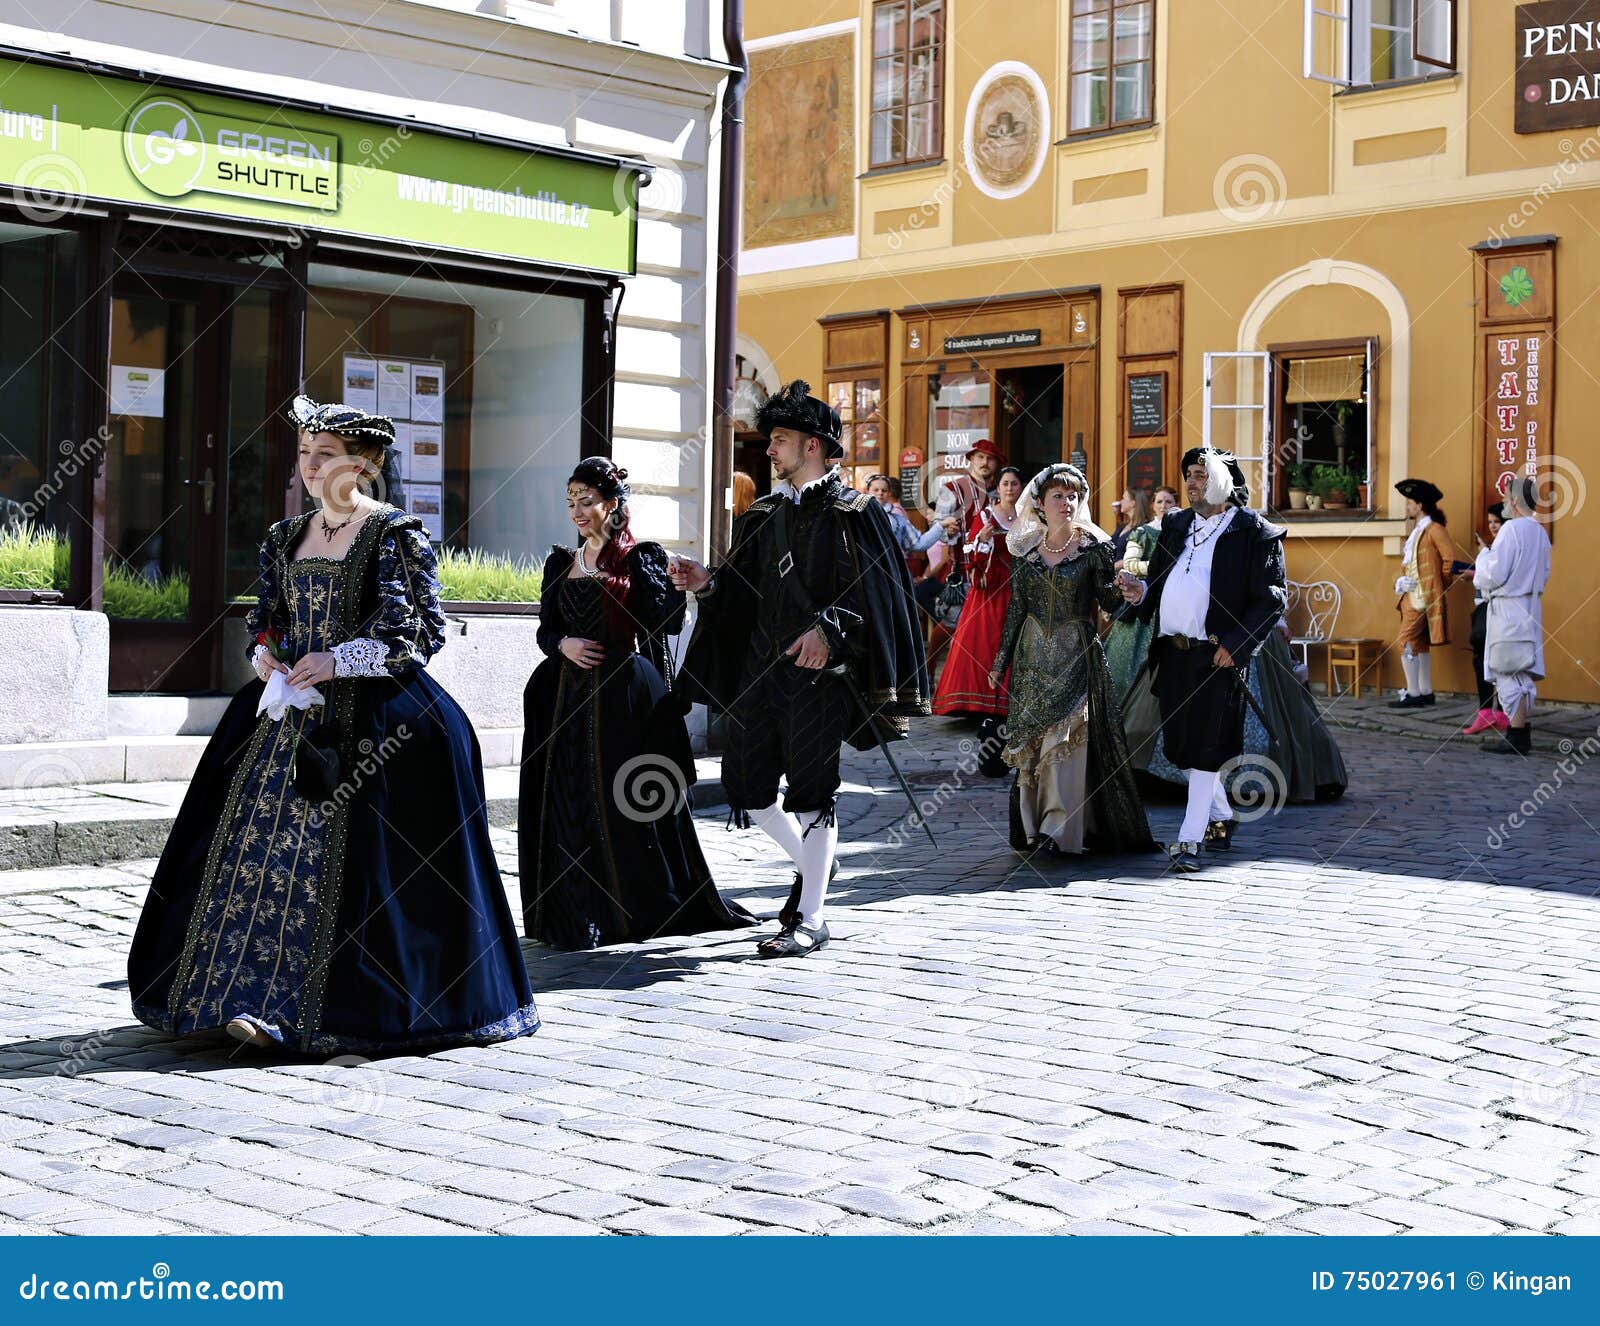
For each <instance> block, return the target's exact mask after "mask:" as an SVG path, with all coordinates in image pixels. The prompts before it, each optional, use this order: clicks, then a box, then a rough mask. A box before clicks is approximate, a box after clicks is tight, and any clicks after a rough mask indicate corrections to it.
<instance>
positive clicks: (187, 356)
mask: <svg viewBox="0 0 1600 1326" xmlns="http://www.w3.org/2000/svg"><path fill="white" fill-rule="evenodd" d="M272 310H273V296H272V295H271V294H270V293H269V292H267V291H264V290H254V289H251V288H250V287H248V286H231V285H227V284H224V283H220V282H218V283H210V284H200V283H198V282H194V281H188V280H176V279H164V278H159V277H154V276H149V275H146V274H142V273H139V272H131V271H125V272H124V273H122V274H121V275H120V276H119V277H118V279H117V281H116V283H115V284H114V286H113V290H112V301H111V364H110V383H109V396H110V427H111V437H110V443H109V447H108V451H107V460H106V504H105V524H104V530H105V560H104V564H103V569H102V575H103V584H104V610H105V612H106V615H107V616H108V617H110V618H111V631H112V636H111V689H112V690H113V691H120V692H129V691H132V692H148V691H166V692H188V691H204V690H210V689H212V688H213V686H214V685H215V684H216V680H217V676H216V668H217V662H218V644H219V642H220V639H221V635H222V622H223V619H224V617H225V615H226V605H227V602H228V600H229V599H230V598H239V597H248V596H249V595H251V594H252V593H253V587H254V581H255V549H256V547H257V546H258V545H259V543H260V539H261V536H262V534H263V532H264V530H265V527H266V525H267V524H268V523H269V522H270V520H271V519H276V518H277V514H281V509H282V496H281V493H279V492H278V491H276V489H277V487H278V486H279V485H277V484H276V483H275V482H274V481H273V480H272V478H271V476H270V475H269V472H268V460H267V457H268V455H269V450H268V448H267V438H268V436H269V432H270V429H269V420H268V413H269V411H268V395H269V386H268V384H269V382H270V380H271V377H272V369H273V362H272V361H273V359H274V348H275V347H276V345H277V343H278V338H277V337H276V336H274V335H272V334H270V328H271V325H272V323H273V317H272ZM236 330H237V332H238V333H241V334H239V335H236V334H235V333H236ZM230 453H231V454H230ZM230 508H232V509H233V511H234V513H235V517H236V518H235V520H234V521H233V522H231V524H230V522H229V520H228V512H229V510H230ZM235 545H237V546H235Z"/></svg>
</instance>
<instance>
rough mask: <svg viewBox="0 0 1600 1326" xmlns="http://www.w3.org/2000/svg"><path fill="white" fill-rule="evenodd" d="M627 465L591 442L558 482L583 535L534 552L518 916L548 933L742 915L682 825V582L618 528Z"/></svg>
mask: <svg viewBox="0 0 1600 1326" xmlns="http://www.w3.org/2000/svg"><path fill="white" fill-rule="evenodd" d="M627 477H628V472H627V471H626V470H621V469H618V468H617V467H616V466H615V465H613V464H612V463H611V461H609V460H607V459H606V458H604V457H601V456H594V457H590V458H589V459H588V460H584V461H580V462H579V464H578V467H577V469H576V470H574V471H573V474H572V478H571V479H569V480H568V481H567V510H568V513H569V514H570V516H571V518H572V523H573V525H574V526H575V527H576V528H577V531H578V535H579V537H580V539H581V540H582V542H580V544H579V545H578V548H577V551H576V552H574V551H573V550H572V549H570V548H559V547H558V548H556V549H554V550H553V551H552V552H551V554H550V556H549V558H548V559H547V560H546V562H545V566H544V591H543V593H542V595H541V597H540V602H539V648H540V649H541V650H542V651H543V653H544V655H545V659H544V662H542V663H541V664H540V665H539V666H538V668H537V669H535V671H534V674H533V676H532V678H531V679H530V680H529V682H528V687H527V690H526V691H524V692H523V716H524V726H523V756H522V785H521V796H520V799H519V810H518V820H517V839H518V855H519V859H520V861H521V871H522V916H523V927H524V929H525V930H526V932H527V934H528V935H529V937H531V938H534V939H540V940H543V941H544V942H545V943H547V944H551V945H553V946H555V947H557V948H565V949H588V948H599V947H602V946H603V945H606V944H620V943H623V942H625V941H628V940H634V939H649V938H651V937H653V936H656V935H664V934H695V933H698V932H700V931H703V930H730V929H734V928H736V927H739V926H746V925H751V924H753V923H754V920H755V918H754V917H752V916H750V914H749V913H747V912H746V911H745V910H744V909H743V908H742V907H740V906H738V905H737V904H730V903H728V902H725V901H724V900H723V899H722V898H721V896H720V895H719V894H718V893H717V889H716V886H715V885H714V884H713V883H712V880H711V870H710V868H709V867H708V866H707V865H706V860H705V857H704V855H702V853H701V851H700V841H699V839H698V838H697V837H696V836H695V828H694V818H693V816H692V815H691V814H690V813H689V791H688V790H689V787H690V786H691V785H692V784H693V782H694V779H695V769H694V758H693V756H692V754H691V753H690V750H689V734H688V731H687V729H686V728H685V727H684V722H683V716H682V712H681V709H680V708H679V707H678V706H677V705H676V704H675V703H674V701H673V699H672V696H671V677H672V663H671V657H670V655H669V653H668V650H667V637H668V636H670V635H676V634H677V633H678V632H679V631H680V630H681V629H682V628H683V616H684V596H683V593H682V592H681V591H680V590H676V589H674V588H673V587H672V582H671V581H670V580H669V579H668V578H667V554H666V552H665V551H664V550H663V549H662V547H661V545H660V544H658V543H635V542H634V540H633V536H632V534H631V533H630V532H629V529H628V487H627V483H626V482H625V481H626V479H627Z"/></svg>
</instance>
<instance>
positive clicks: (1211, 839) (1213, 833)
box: [1205, 820, 1239, 852]
mask: <svg viewBox="0 0 1600 1326" xmlns="http://www.w3.org/2000/svg"><path fill="white" fill-rule="evenodd" d="M1238 827H1239V821H1238V820H1212V821H1211V823H1210V824H1208V825H1206V839H1205V845H1206V846H1207V847H1208V848H1210V849H1211V850H1212V851H1213V852H1231V851H1232V850H1233V834H1234V830H1235V829H1237V828H1238Z"/></svg>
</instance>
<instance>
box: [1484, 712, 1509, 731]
mask: <svg viewBox="0 0 1600 1326" xmlns="http://www.w3.org/2000/svg"><path fill="white" fill-rule="evenodd" d="M1489 720H1490V721H1491V722H1492V723H1493V724H1494V725H1495V727H1496V728H1497V729H1499V730H1500V731H1501V732H1506V731H1508V730H1509V729H1510V727H1511V716H1510V715H1509V714H1507V713H1506V711H1505V710H1504V709H1496V710H1494V711H1493V712H1492V713H1490V715H1489Z"/></svg>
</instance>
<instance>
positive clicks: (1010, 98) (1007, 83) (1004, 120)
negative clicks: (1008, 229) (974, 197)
mask: <svg viewBox="0 0 1600 1326" xmlns="http://www.w3.org/2000/svg"><path fill="white" fill-rule="evenodd" d="M1049 142H1050V99H1049V96H1048V94H1047V93H1046V92H1045V87H1044V82H1043V80H1041V79H1040V77H1039V75H1038V74H1036V73H1034V72H1033V70H1032V69H1030V68H1029V67H1028V66H1027V65H1025V64H1021V63H1019V62H1017V61H1015V60H1004V61H1002V62H1001V63H999V64H996V65H991V66H990V67H989V68H988V69H987V70H985V71H984V73H983V75H982V77H980V78H979V79H978V82H977V85H976V86H975V87H974V88H973V89H972V95H971V96H970V97H969V98H968V99H967V120H966V128H965V131H964V132H963V134H962V149H963V151H964V152H965V154H966V163H967V174H968V175H970V176H971V177H972V182H973V183H974V184H976V185H977V186H978V188H979V189H981V190H982V191H983V192H984V193H986V194H988V195H989V197H991V198H1015V197H1016V196H1017V195H1018V194H1020V193H1023V192H1025V191H1026V190H1027V189H1028V188H1029V187H1030V186H1031V185H1032V184H1033V182H1034V181H1035V180H1036V179H1038V178H1039V171H1040V170H1041V169H1042V168H1043V166H1044V154H1045V148H1046V146H1047V145H1048V144H1049Z"/></svg>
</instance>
